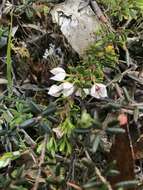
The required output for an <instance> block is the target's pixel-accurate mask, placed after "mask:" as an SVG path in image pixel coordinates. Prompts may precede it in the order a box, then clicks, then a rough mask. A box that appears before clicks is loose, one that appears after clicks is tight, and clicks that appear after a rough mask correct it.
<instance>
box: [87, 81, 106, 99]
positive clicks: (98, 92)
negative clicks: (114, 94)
mask: <svg viewBox="0 0 143 190" xmlns="http://www.w3.org/2000/svg"><path fill="white" fill-rule="evenodd" d="M90 95H91V96H93V97H95V98H97V99H100V98H105V97H107V96H108V95H107V89H106V86H105V85H104V84H101V83H95V84H94V85H93V86H92V87H91V91H90Z"/></svg>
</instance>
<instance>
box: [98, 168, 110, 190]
mask: <svg viewBox="0 0 143 190" xmlns="http://www.w3.org/2000/svg"><path fill="white" fill-rule="evenodd" d="M95 172H96V175H97V176H98V177H99V179H100V180H101V182H102V183H104V184H105V185H107V188H108V190H113V189H112V187H111V185H110V183H109V182H108V181H107V180H106V179H105V178H104V177H103V176H102V174H101V172H100V170H99V169H98V168H97V167H95Z"/></svg>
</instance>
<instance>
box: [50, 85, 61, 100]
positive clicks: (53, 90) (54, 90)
mask: <svg viewBox="0 0 143 190" xmlns="http://www.w3.org/2000/svg"><path fill="white" fill-rule="evenodd" d="M61 93H62V85H59V86H57V85H52V86H51V87H50V88H49V92H48V94H49V95H51V96H54V97H59V96H60V95H61Z"/></svg>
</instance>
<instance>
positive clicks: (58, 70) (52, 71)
mask: <svg viewBox="0 0 143 190" xmlns="http://www.w3.org/2000/svg"><path fill="white" fill-rule="evenodd" d="M50 72H51V73H52V74H53V75H57V74H59V73H64V74H66V72H65V70H64V69H63V68H61V67H56V68H54V69H52V70H51V71H50Z"/></svg>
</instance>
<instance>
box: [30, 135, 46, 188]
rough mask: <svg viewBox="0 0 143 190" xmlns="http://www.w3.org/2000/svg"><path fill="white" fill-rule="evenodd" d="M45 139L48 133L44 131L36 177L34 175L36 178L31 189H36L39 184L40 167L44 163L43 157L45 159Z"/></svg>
mask: <svg viewBox="0 0 143 190" xmlns="http://www.w3.org/2000/svg"><path fill="white" fill-rule="evenodd" d="M47 139H48V134H47V133H46V134H45V137H44V143H43V149H42V152H41V156H40V162H39V169H38V174H37V177H36V180H35V184H34V186H33V188H32V190H37V189H38V186H39V178H40V176H41V171H42V168H41V167H42V164H43V163H44V159H45V152H46V144H47Z"/></svg>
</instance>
